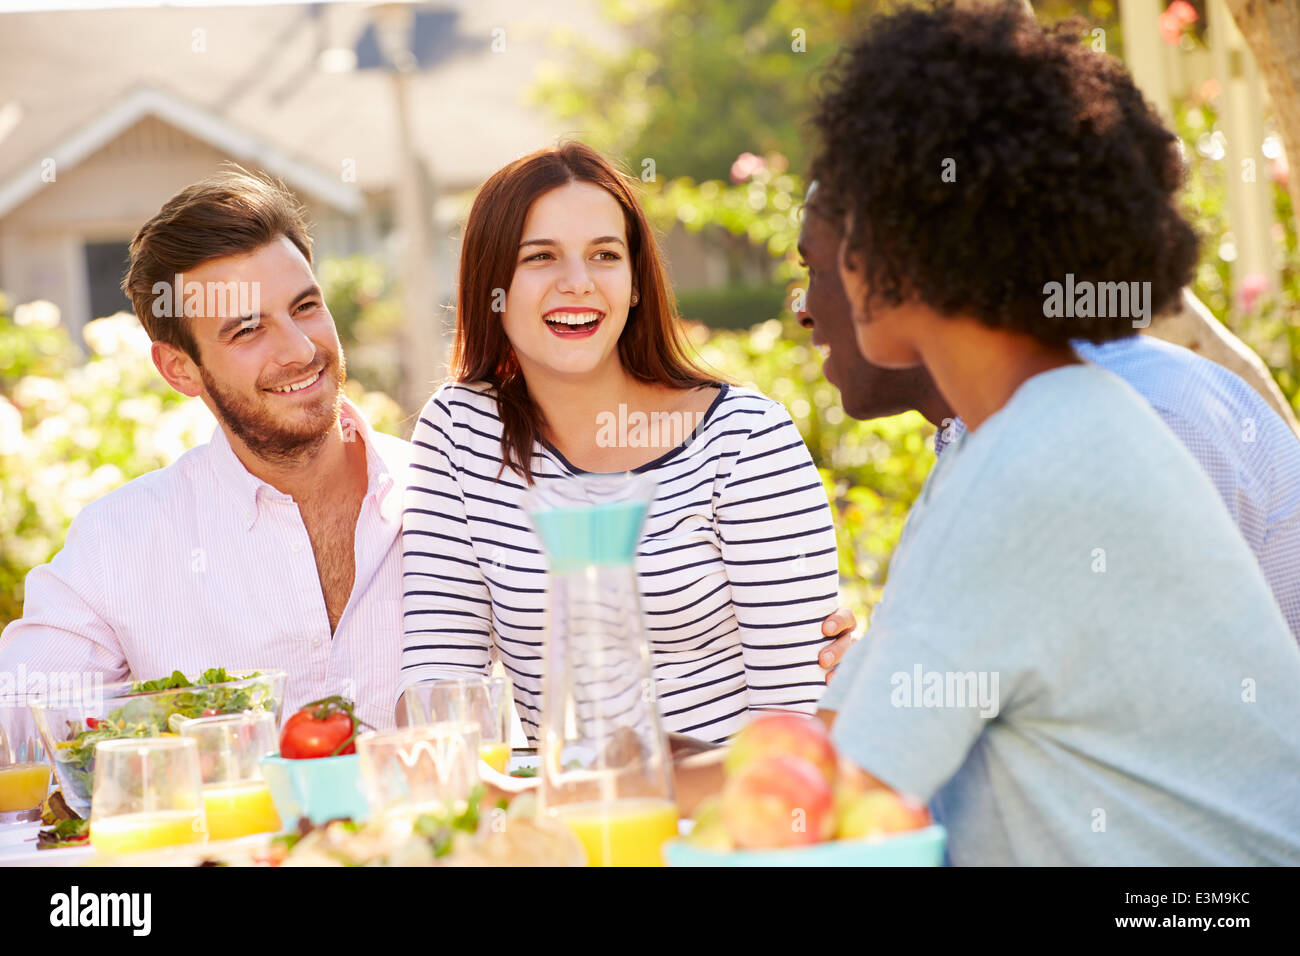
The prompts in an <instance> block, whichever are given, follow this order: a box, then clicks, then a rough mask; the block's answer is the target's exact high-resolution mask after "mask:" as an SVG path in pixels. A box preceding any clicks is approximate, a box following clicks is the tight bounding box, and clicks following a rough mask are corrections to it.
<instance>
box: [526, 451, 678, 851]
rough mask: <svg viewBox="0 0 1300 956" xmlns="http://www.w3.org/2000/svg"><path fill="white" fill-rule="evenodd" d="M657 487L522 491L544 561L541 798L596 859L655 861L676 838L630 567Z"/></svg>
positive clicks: (574, 485)
mask: <svg viewBox="0 0 1300 956" xmlns="http://www.w3.org/2000/svg"><path fill="white" fill-rule="evenodd" d="M654 493H655V485H654V482H653V481H652V480H650V479H648V478H647V477H645V476H635V475H633V476H605V475H601V476H589V477H582V478H573V479H560V480H553V481H548V482H546V483H544V484H540V485H538V486H536V487H535V488H534V489H533V490H532V491H530V492H529V493H528V494H527V495H525V497H524V510H525V513H526V514H527V515H528V517H529V519H530V520H531V521H532V523H533V526H534V527H535V528H536V529H537V531H538V534H539V536H540V537H541V539H542V544H543V546H544V547H545V549H546V553H547V557H548V560H549V569H548V585H549V592H548V604H549V607H548V611H547V619H546V631H545V637H544V647H545V653H544V660H545V666H544V673H545V678H544V680H543V686H542V739H541V792H540V804H541V807H542V810H543V812H544V813H547V814H549V815H550V816H551V817H553V818H554V819H557V820H560V821H562V822H563V823H565V824H567V825H568V826H569V827H570V828H571V829H572V830H573V832H574V833H576V834H577V836H578V838H579V839H580V840H581V841H582V843H583V845H584V846H585V847H586V850H587V856H588V861H589V863H590V864H591V865H592V866H661V865H662V864H663V859H662V856H661V848H662V846H663V844H664V843H665V842H666V841H667V840H669V839H671V838H672V837H674V836H676V835H677V806H676V803H675V802H674V799H673V790H672V766H671V763H670V758H669V751H668V743H667V740H666V738H665V737H664V734H663V729H662V726H661V724H660V719H659V709H658V702H657V699H656V694H655V682H654V672H653V667H652V665H651V661H650V647H649V643H648V640H647V637H646V630H645V620H644V618H643V616H642V613H641V601H640V590H639V586H638V583H637V577H636V568H635V559H636V546H637V542H638V540H639V539H640V537H641V530H642V526H643V525H644V522H645V516H646V514H647V512H648V510H649V508H650V505H651V503H652V502H653V501H654Z"/></svg>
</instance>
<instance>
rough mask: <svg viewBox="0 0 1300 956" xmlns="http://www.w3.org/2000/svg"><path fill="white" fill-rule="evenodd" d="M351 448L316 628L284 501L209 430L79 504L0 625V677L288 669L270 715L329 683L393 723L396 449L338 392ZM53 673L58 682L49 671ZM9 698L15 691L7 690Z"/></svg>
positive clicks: (294, 527) (402, 453)
mask: <svg viewBox="0 0 1300 956" xmlns="http://www.w3.org/2000/svg"><path fill="white" fill-rule="evenodd" d="M342 416H343V418H344V421H345V422H348V421H350V422H352V423H353V426H352V427H348V426H347V425H345V434H349V433H353V434H356V435H357V436H358V437H359V438H361V440H362V441H364V443H365V446H366V469H367V473H368V485H367V489H366V497H365V500H364V501H363V502H362V505H361V513H360V515H359V516H358V517H357V528H356V536H355V555H356V578H355V580H354V583H353V585H352V594H351V596H350V597H349V599H348V603H347V606H346V607H345V608H344V610H343V616H342V617H341V618H340V619H339V624H338V628H337V629H336V630H335V632H334V634H333V635H331V634H330V628H329V617H328V615H327V614H326V611H325V598H324V596H323V595H322V593H321V586H320V578H319V577H318V575H317V572H316V560H315V556H314V554H313V553H312V548H311V542H310V540H309V539H308V537H307V528H306V527H305V526H304V524H303V521H302V515H301V514H300V513H299V511H298V505H297V504H296V503H295V502H294V500H293V499H292V498H291V497H290V496H289V495H286V494H283V493H281V492H279V491H276V490H275V489H274V488H273V487H271V486H270V485H268V484H267V483H266V482H264V481H262V480H261V479H259V478H256V477H254V476H253V475H252V474H250V473H249V471H248V470H247V469H246V468H244V466H243V464H241V463H240V461H239V459H238V458H237V457H236V456H235V453H234V451H233V450H232V449H231V447H230V443H229V442H228V441H227V439H226V436H225V433H224V432H223V431H222V430H221V428H217V429H216V430H215V431H214V432H213V435H212V438H211V440H210V441H209V442H208V443H207V444H205V445H200V446H198V447H196V448H193V449H191V450H190V451H188V452H186V453H185V454H184V455H182V456H181V457H180V458H179V459H177V461H176V462H174V463H173V464H171V465H169V466H168V467H166V468H162V469H159V470H158V471H154V472H151V473H149V474H147V475H144V476H142V477H140V478H137V479H136V480H134V481H131V482H128V483H127V484H126V485H123V486H122V487H121V488H118V489H117V490H116V491H113V492H111V493H110V494H107V495H105V496H104V497H103V498H100V499H99V500H98V501H95V502H93V503H91V504H90V505H87V506H86V507H85V508H83V509H82V511H81V513H80V514H78V515H77V517H76V519H75V520H74V521H73V522H72V527H71V528H70V529H69V531H68V538H67V541H66V543H65V544H64V547H63V550H62V551H60V552H59V553H58V554H57V555H55V557H54V559H53V560H52V561H51V562H50V563H49V564H45V565H42V566H40V567H38V568H34V569H33V570H32V571H31V573H30V574H28V576H27V586H26V598H25V604H24V607H23V616H22V617H21V618H20V619H19V620H17V621H14V622H13V623H11V624H10V625H9V626H8V627H6V628H5V629H4V633H3V635H0V677H2V676H4V675H5V674H6V672H7V673H8V675H9V677H8V681H7V682H6V681H0V683H8V684H10V686H14V685H15V683H16V682H17V681H18V680H19V676H17V675H21V677H22V678H23V680H25V681H26V683H27V686H28V689H29V690H30V689H31V686H32V682H33V681H34V680H35V679H36V678H35V677H34V675H36V674H39V673H41V672H47V673H50V674H61V675H67V674H85V673H93V672H99V673H102V674H103V680H104V681H105V682H108V681H114V680H151V679H154V678H158V677H164V676H167V675H169V674H171V672H172V671H175V670H179V671H183V672H184V673H186V674H189V675H191V676H193V675H195V674H198V673H199V672H200V671H203V670H204V669H206V668H209V667H224V668H226V669H227V670H229V671H232V672H240V671H250V670H270V669H277V670H283V671H287V672H288V675H289V677H288V682H287V685H286V688H285V701H284V707H285V710H284V713H285V714H289V713H292V712H293V711H294V710H296V709H297V708H298V707H301V706H302V705H303V704H306V703H308V702H310V701H313V700H316V699H318V698H321V697H326V696H329V695H331V694H343V695H345V696H347V697H351V698H354V699H355V700H356V701H357V715H358V716H359V717H360V718H361V719H362V720H365V721H367V722H368V723H370V724H372V725H373V726H375V727H391V726H392V725H393V704H394V701H395V700H396V699H397V675H398V669H399V667H400V665H401V656H402V566H401V563H402V548H401V530H402V528H401V526H402V515H401V510H402V493H403V488H404V487H405V469H406V466H407V463H408V462H409V458H410V454H409V448H410V446H409V445H408V444H407V443H406V442H404V441H402V440H401V439H398V438H393V437H391V436H389V435H383V434H379V433H376V432H374V431H373V430H372V429H371V428H370V426H369V424H368V423H367V422H366V421H365V419H364V418H362V416H361V414H360V413H359V412H358V411H357V410H356V408H355V407H353V406H352V405H351V404H349V403H346V402H345V403H344V406H343V411H342ZM49 679H51V680H54V679H62V680H66V679H67V678H66V677H63V678H49ZM14 689H15V691H16V692H18V693H22V692H23V688H22V687H16V686H15V687H14Z"/></svg>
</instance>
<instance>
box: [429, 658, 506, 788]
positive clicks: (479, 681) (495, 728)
mask: <svg viewBox="0 0 1300 956" xmlns="http://www.w3.org/2000/svg"><path fill="white" fill-rule="evenodd" d="M405 700H406V703H407V715H408V720H409V721H410V723H411V724H412V725H415V726H418V725H421V724H432V723H446V722H452V723H460V724H464V725H466V726H469V727H474V728H476V729H477V731H478V736H479V749H478V755H479V759H480V760H482V761H483V762H484V763H485V764H487V765H488V766H489V767H491V768H492V769H493V770H495V771H496V772H497V773H506V772H507V771H508V770H509V768H510V716H511V714H512V713H514V695H513V693H512V687H511V684H510V679H509V678H508V677H478V676H474V677H452V678H447V679H445V680H434V681H424V682H421V683H419V684H415V685H414V686H412V687H411V688H409V689H408V690H407V691H406V696H405Z"/></svg>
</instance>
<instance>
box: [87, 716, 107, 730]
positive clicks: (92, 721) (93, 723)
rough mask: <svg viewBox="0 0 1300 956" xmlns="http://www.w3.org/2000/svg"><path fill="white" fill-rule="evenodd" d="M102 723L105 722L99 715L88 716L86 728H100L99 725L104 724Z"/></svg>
mask: <svg viewBox="0 0 1300 956" xmlns="http://www.w3.org/2000/svg"><path fill="white" fill-rule="evenodd" d="M102 723H103V721H102V720H100V719H99V718H98V717H87V718H86V729H87V730H98V729H99V725H100V724H102Z"/></svg>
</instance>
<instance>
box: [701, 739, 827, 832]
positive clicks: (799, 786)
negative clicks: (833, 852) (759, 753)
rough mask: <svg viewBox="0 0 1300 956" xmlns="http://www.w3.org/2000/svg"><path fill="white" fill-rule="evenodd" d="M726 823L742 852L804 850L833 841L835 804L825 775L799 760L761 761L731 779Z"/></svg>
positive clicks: (781, 757)
mask: <svg viewBox="0 0 1300 956" xmlns="http://www.w3.org/2000/svg"><path fill="white" fill-rule="evenodd" d="M722 819H723V822H724V823H725V824H726V827H727V832H728V833H730V834H731V838H732V840H734V841H735V843H736V846H737V847H739V848H741V849H752V850H760V849H772V848H775V847H785V846H804V845H806V844H809V843H820V842H821V841H822V840H827V839H830V837H831V834H832V833H833V832H834V830H835V799H834V795H833V793H832V791H831V787H830V784H828V783H827V782H826V778H825V777H824V776H822V771H821V770H820V769H819V768H818V767H815V766H814V765H813V764H811V763H809V762H808V761H807V760H804V759H802V758H800V757H792V756H789V755H786V754H779V755H777V756H772V757H760V758H758V759H756V760H753V761H751V762H750V763H748V764H746V765H745V767H744V768H743V769H742V770H741V771H740V772H739V773H737V774H735V775H733V776H731V777H729V778H728V779H727V783H726V786H725V787H723V790H722Z"/></svg>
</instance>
